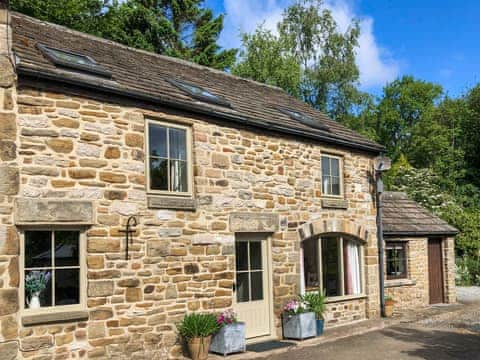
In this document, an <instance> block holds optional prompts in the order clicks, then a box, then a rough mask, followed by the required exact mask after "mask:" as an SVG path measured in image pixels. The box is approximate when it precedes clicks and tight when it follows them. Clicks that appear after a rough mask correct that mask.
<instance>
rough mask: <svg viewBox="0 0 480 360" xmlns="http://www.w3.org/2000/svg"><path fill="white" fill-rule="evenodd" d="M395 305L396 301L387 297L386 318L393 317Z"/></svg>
mask: <svg viewBox="0 0 480 360" xmlns="http://www.w3.org/2000/svg"><path fill="white" fill-rule="evenodd" d="M393 305H395V300H393V298H392V297H391V296H385V316H386V317H391V316H392V315H393Z"/></svg>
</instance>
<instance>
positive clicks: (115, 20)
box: [11, 0, 237, 70]
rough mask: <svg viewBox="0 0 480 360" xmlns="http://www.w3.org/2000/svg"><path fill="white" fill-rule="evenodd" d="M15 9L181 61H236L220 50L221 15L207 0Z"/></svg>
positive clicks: (220, 65)
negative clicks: (206, 4) (204, 4)
mask: <svg viewBox="0 0 480 360" xmlns="http://www.w3.org/2000/svg"><path fill="white" fill-rule="evenodd" d="M11 5H12V9H14V10H18V11H20V12H23V13H26V14H27V15H31V16H34V17H37V18H40V19H42V20H46V21H50V22H54V23H57V24H60V25H65V26H68V27H71V28H73V29H76V30H79V31H84V32H88V33H91V34H94V35H97V36H101V37H104V38H107V39H110V40H113V41H117V42H120V43H122V44H125V45H128V46H132V47H136V48H139V49H143V50H147V51H152V52H156V53H159V54H163V55H168V56H174V57H179V58H182V59H186V60H190V61H194V62H196V63H199V64H201V65H205V66H210V67H213V68H216V69H222V70H224V69H228V68H230V67H231V66H232V65H233V63H234V62H235V57H236V52H237V50H236V49H229V50H222V49H221V48H220V46H219V45H218V38H219V36H220V33H221V32H222V30H223V19H224V18H223V15H219V16H214V15H213V12H212V10H210V9H207V8H205V7H203V0H126V1H124V2H120V1H118V0H104V1H101V0H65V1H63V2H62V6H59V4H58V0H12V3H11Z"/></svg>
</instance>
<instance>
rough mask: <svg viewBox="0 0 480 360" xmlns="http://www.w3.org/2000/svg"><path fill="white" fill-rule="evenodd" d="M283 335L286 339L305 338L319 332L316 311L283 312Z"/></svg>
mask: <svg viewBox="0 0 480 360" xmlns="http://www.w3.org/2000/svg"><path fill="white" fill-rule="evenodd" d="M282 324H283V337H284V338H285V339H297V340H303V339H306V338H310V337H314V336H315V335H316V334H317V324H316V322H315V313H314V312H308V313H302V314H296V315H289V314H287V313H284V314H283V317H282Z"/></svg>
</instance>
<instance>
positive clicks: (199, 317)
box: [177, 313, 220, 340]
mask: <svg viewBox="0 0 480 360" xmlns="http://www.w3.org/2000/svg"><path fill="white" fill-rule="evenodd" d="M219 328H220V327H219V325H218V323H217V317H216V316H215V314H198V313H192V314H187V315H185V317H184V318H183V319H182V321H181V322H180V323H179V324H178V326H177V329H178V332H179V333H180V335H181V336H182V337H183V338H184V339H186V340H190V339H193V338H195V337H200V338H203V337H207V336H210V335H212V334H214V333H215V332H217V331H218V329H219Z"/></svg>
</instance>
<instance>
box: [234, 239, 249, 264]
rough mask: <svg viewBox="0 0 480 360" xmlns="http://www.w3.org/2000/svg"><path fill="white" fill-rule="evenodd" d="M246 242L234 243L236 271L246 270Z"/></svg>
mask: <svg viewBox="0 0 480 360" xmlns="http://www.w3.org/2000/svg"><path fill="white" fill-rule="evenodd" d="M247 246H248V242H246V241H238V242H236V243H235V260H236V266H237V271H242V270H248V251H247Z"/></svg>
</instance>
